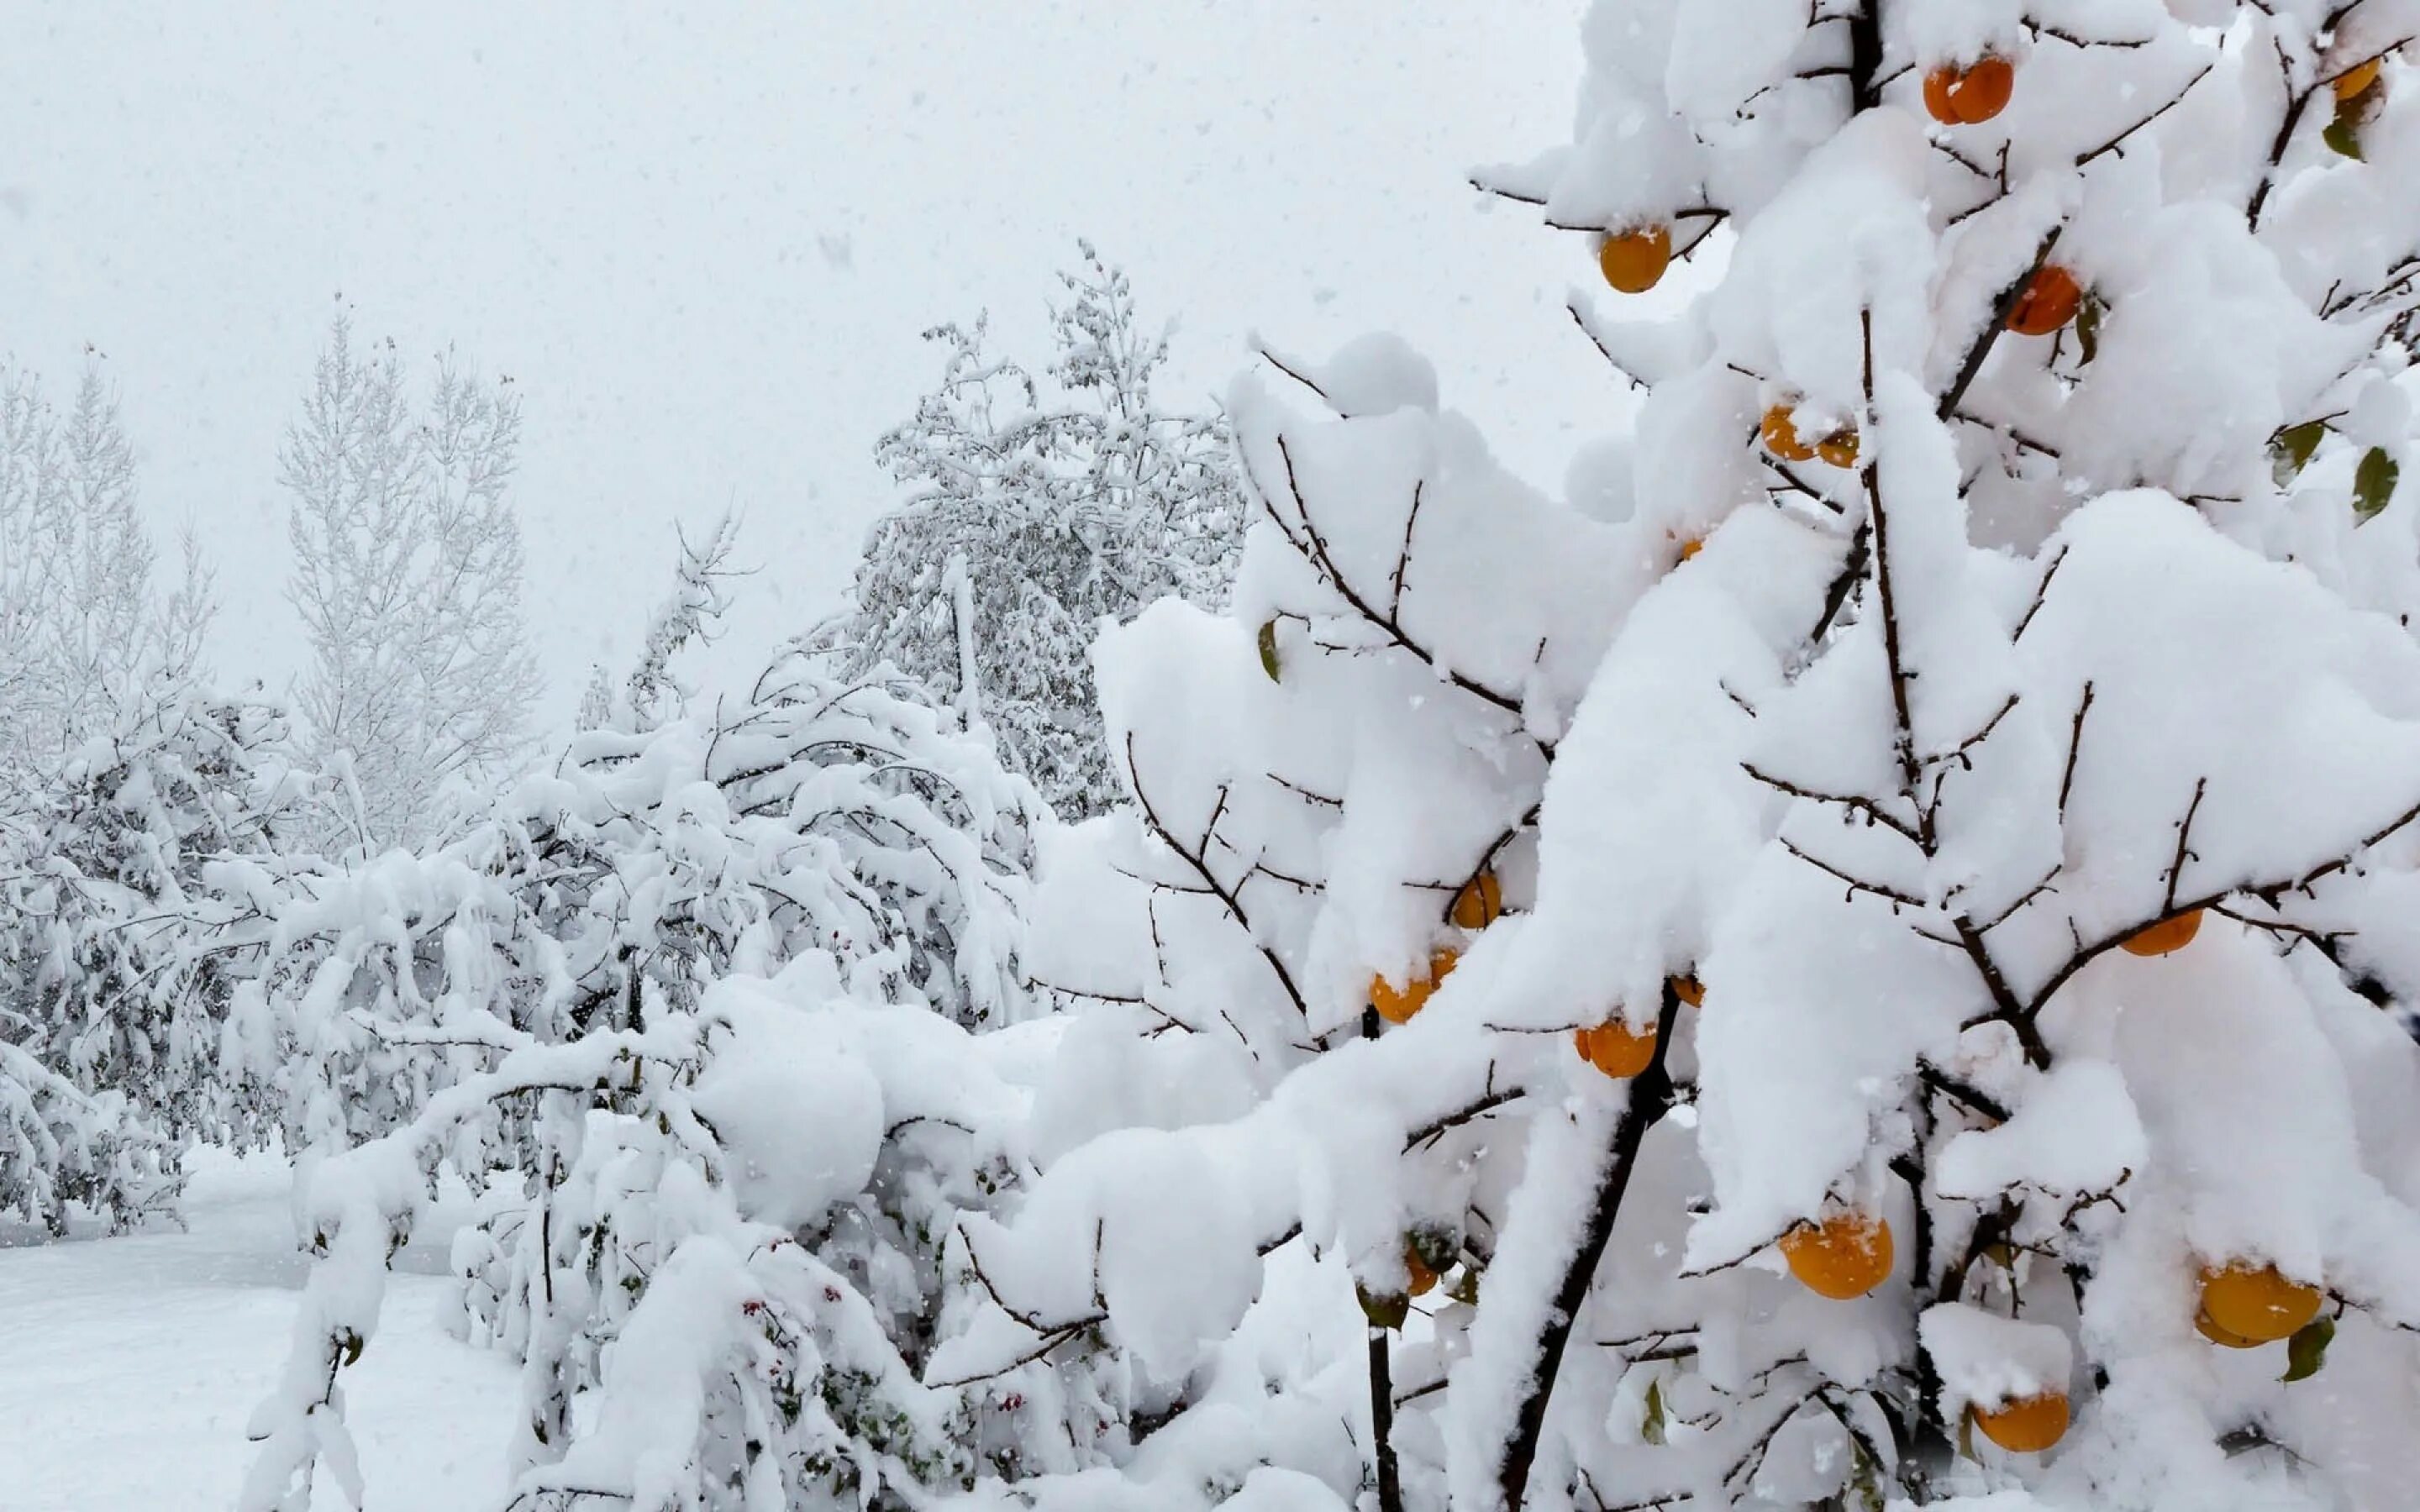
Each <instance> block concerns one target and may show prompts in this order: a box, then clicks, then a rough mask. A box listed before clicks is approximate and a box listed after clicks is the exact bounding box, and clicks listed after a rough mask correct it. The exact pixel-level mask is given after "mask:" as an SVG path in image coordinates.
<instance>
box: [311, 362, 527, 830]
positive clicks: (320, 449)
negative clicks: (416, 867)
mask: <svg viewBox="0 0 2420 1512" xmlns="http://www.w3.org/2000/svg"><path fill="white" fill-rule="evenodd" d="M508 383H509V380H504V381H503V382H499V383H496V384H489V383H487V382H484V381H482V380H480V379H478V378H473V377H471V376H470V375H469V374H467V373H466V372H465V371H464V369H463V366H462V364H461V363H460V362H459V361H458V359H456V358H455V357H454V356H453V355H452V354H451V353H450V352H449V353H447V354H445V355H444V356H442V357H441V358H439V359H438V362H437V368H436V375H435V378H434V381H433V383H432V385H431V386H430V388H429V390H428V392H427V393H426V394H425V395H422V396H417V397H415V395H413V394H412V393H411V391H410V389H409V388H408V386H407V384H406V380H405V377H404V372H403V366H402V363H401V362H400V360H399V359H398V358H397V356H396V350H395V347H394V344H393V343H392V342H388V343H384V344H382V345H380V346H378V347H373V348H372V349H371V350H369V351H367V352H363V351H361V350H359V349H357V347H356V346H355V344H354V340H353V334H352V326H351V321H350V319H349V317H348V316H343V315H339V316H337V318H336V320H335V322H334V326H333V328H332V329H331V331H330V333H329V339H328V345H327V347H325V348H324V349H323V350H322V351H321V353H320V354H319V359H318V365H317V367H316V369H315V372H314V377H313V382H312V387H311V392H310V393H309V395H308V396H307V397H306V398H305V400H304V402H303V407H302V416H301V418H299V419H298V420H297V421H296V422H295V423H294V424H292V425H291V426H289V427H288V429H287V435H286V441H285V445H284V448H283V450H282V451H281V453H280V455H279V474H278V475H279V481H280V482H281V483H282V484H283V485H284V486H285V487H286V488H287V491H288V493H289V494H290V495H291V496H292V498H293V509H292V514H291V517H290V523H289V527H288V535H289V538H290V539H291V541H292V543H293V548H294V556H295V570H294V576H293V579H291V582H290V583H289V586H288V594H289V596H290V597H291V599H292V601H293V603H294V607H295V609H296V610H297V611H298V612H299V613H300V614H301V615H302V622H303V626H304V631H305V633H306V635H307V636H308V638H309V640H310V646H311V655H312V663H311V668H310V671H309V672H308V674H307V675H306V677H305V678H304V680H303V683H302V689H301V694H300V705H301V712H302V717H303V718H304V719H305V720H306V722H307V723H308V725H309V727H310V731H311V738H312V740H313V741H314V742H315V745H316V748H317V749H318V752H319V753H320V754H321V756H322V758H323V759H324V760H326V761H328V762H330V763H332V764H340V765H341V766H343V767H344V768H346V769H348V770H349V774H350V778H351V780H352V782H353V784H354V787H355V789H356V791H357V792H358V795H359V797H358V813H357V815H356V817H355V820H354V823H353V825H352V828H353V831H354V832H353V833H352V834H350V835H349V836H348V837H346V838H347V839H348V841H349V842H350V843H351V844H353V845H355V846H357V847H360V848H364V849H370V848H375V847H377V846H380V845H383V844H388V843H394V842H398V841H414V840H418V839H422V838H425V837H427V835H428V834H429V833H430V832H431V830H432V829H433V828H434V827H436V826H438V825H440V824H441V823H442V814H443V810H444V804H445V802H446V800H447V796H448V792H449V789H454V790H456V791H462V792H470V793H475V791H476V790H477V788H478V786H479V785H481V784H485V783H491V782H493V781H494V780H495V779H499V778H501V777H503V776H505V775H507V774H509V773H510V772H511V771H512V770H513V769H514V768H515V767H516V766H517V765H518V764H520V761H521V760H522V759H523V758H524V756H525V755H526V754H527V751H528V738H529V726H528V718H529V708H530V704H531V702H532V701H533V700H534V699H535V695H536V692H537V671H536V665H535V662H534V661H533V659H532V658H531V656H530V653H529V651H528V649H527V647H526V646H525V645H524V643H523V638H522V617H521V605H520V591H521V539H520V525H519V523H518V521H517V520H516V518H515V517H514V515H513V510H512V506H511V503H510V501H509V500H508V499H507V498H506V492H505V490H506V487H507V486H508V485H509V484H510V483H511V481H512V476H513V471H514V467H515V464H516V461H517V458H518V454H519V450H520V400H519V399H518V398H517V397H516V396H515V395H514V394H513V393H512V392H511V391H510V389H509V387H508V386H507V384H508Z"/></svg>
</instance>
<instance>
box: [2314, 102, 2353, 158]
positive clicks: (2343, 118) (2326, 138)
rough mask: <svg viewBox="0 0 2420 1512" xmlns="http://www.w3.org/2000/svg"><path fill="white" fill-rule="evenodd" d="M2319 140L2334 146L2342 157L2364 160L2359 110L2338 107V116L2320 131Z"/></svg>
mask: <svg viewBox="0 0 2420 1512" xmlns="http://www.w3.org/2000/svg"><path fill="white" fill-rule="evenodd" d="M2347 103H2348V104H2350V101H2347ZM2319 140H2320V141H2322V142H2325V143H2326V144H2327V145H2328V146H2329V147H2334V148H2335V151H2336V153H2337V155H2338V156H2340V157H2347V158H2350V159H2351V160H2352V161H2353V162H2363V161H2364V159H2363V158H2362V155H2361V115H2360V113H2359V112H2358V111H2350V110H2344V109H2338V110H2337V112H2336V118H2335V120H2332V121H2330V122H2329V123H2328V129H2327V130H2326V131H2321V132H2320V133H2319Z"/></svg>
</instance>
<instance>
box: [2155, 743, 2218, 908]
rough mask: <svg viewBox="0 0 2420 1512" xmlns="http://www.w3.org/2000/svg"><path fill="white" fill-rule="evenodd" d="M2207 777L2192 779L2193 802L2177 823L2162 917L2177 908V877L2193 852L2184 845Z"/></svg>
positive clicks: (2207, 786) (2207, 779) (2186, 806)
mask: <svg viewBox="0 0 2420 1512" xmlns="http://www.w3.org/2000/svg"><path fill="white" fill-rule="evenodd" d="M2209 788H2210V779H2209V778H2206V777H2202V778H2195V779H2194V795H2193V802H2191V803H2189V804H2187V805H2185V816H2184V819H2183V821H2182V822H2181V823H2180V824H2179V825H2177V855H2176V859H2175V860H2173V861H2170V862H2169V863H2168V885H2167V890H2166V891H2165V893H2164V894H2163V896H2162V901H2161V906H2162V907H2163V908H2165V909H2166V910H2167V913H2165V914H2162V915H2161V916H2160V917H2161V918H2168V917H2169V916H2170V915H2173V914H2174V913H2175V912H2176V910H2177V879H2178V878H2179V877H2180V876H2182V875H2184V870H2185V858H2186V857H2187V856H2191V855H2192V854H2193V853H2192V852H2191V851H2190V850H2188V849H2187V848H2186V847H2187V845H2188V844H2189V843H2190V842H2191V841H2192V839H2193V822H2194V815H2195V814H2197V813H2199V812H2201V796H2202V795H2203V794H2204V793H2205V792H2207V791H2209Z"/></svg>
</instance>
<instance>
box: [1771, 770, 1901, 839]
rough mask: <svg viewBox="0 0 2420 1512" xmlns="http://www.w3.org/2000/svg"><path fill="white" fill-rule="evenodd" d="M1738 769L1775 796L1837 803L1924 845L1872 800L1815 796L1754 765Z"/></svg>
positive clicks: (1839, 796)
mask: <svg viewBox="0 0 2420 1512" xmlns="http://www.w3.org/2000/svg"><path fill="white" fill-rule="evenodd" d="M1740 770H1741V771H1743V772H1745V773H1746V774H1747V775H1748V776H1749V777H1751V778H1754V779H1756V780H1757V781H1759V782H1761V783H1763V784H1764V785H1765V786H1766V787H1769V788H1771V789H1773V790H1774V791H1775V792H1776V793H1787V794H1789V795H1791V796H1792V797H1793V798H1805V799H1807V800H1808V801H1809V802H1812V803H1830V804H1838V806H1839V807H1841V808H1843V809H1846V810H1849V811H1850V812H1851V813H1854V814H1858V815H1860V816H1862V817H1864V818H1865V819H1867V820H1869V822H1871V823H1873V824H1878V825H1882V826H1883V827H1884V828H1885V829H1887V830H1889V831H1890V832H1891V833H1893V834H1895V835H1898V836H1900V838H1902V839H1904V840H1905V841H1908V843H1910V844H1912V845H1916V846H1919V847H1920V846H1922V844H1923V843H1924V842H1923V841H1922V840H1921V839H1919V838H1918V837H1917V835H1916V826H1915V825H1910V824H1909V823H1908V822H1907V821H1906V820H1904V819H1901V818H1900V817H1899V816H1897V815H1896V814H1892V813H1888V812H1886V811H1885V810H1883V809H1882V807H1881V806H1880V805H1878V804H1876V803H1875V802H1874V800H1873V799H1871V798H1860V797H1854V796H1848V795H1841V794H1837V793H1818V792H1816V791H1815V790H1814V789H1813V788H1803V787H1800V786H1799V785H1798V784H1797V783H1795V782H1792V781H1791V780H1789V779H1786V778H1779V777H1775V776H1774V775H1773V774H1772V773H1770V772H1766V771H1763V770H1761V769H1760V768H1759V767H1758V766H1757V764H1755V763H1754V762H1742V763H1740Z"/></svg>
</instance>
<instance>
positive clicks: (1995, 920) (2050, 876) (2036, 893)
mask: <svg viewBox="0 0 2420 1512" xmlns="http://www.w3.org/2000/svg"><path fill="white" fill-rule="evenodd" d="M2062 869H2063V863H2060V862H2056V861H2054V862H2052V863H2051V869H2050V870H2049V871H2048V872H2043V873H2042V879H2041V880H2040V882H2037V883H2035V884H2034V885H2033V886H2032V887H2027V888H2026V889H2025V890H2024V892H2022V893H2020V894H2018V895H2017V901H2016V902H2015V903H2010V904H2009V906H2008V907H2006V908H2003V909H2001V910H2000V911H1999V912H1998V913H1997V914H1995V915H1993V917H1992V918H1991V919H1990V920H1989V921H1988V922H1985V923H1981V924H1978V925H1976V926H1975V931H1976V933H1978V934H1989V933H1992V932H1993V930H1995V929H1998V928H1999V927H2000V926H2001V925H2003V924H2005V923H2007V922H2008V921H2009V919H2012V918H2016V917H2017V914H2018V911H2019V910H2021V909H2023V908H2024V906H2025V904H2027V903H2031V902H2033V901H2034V900H2035V899H2037V898H2039V897H2040V896H2041V895H2042V894H2043V893H2045V892H2048V891H2050V890H2051V888H2052V887H2055V885H2056V884H2057V882H2058V874H2059V872H2060V871H2061V870H2062Z"/></svg>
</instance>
